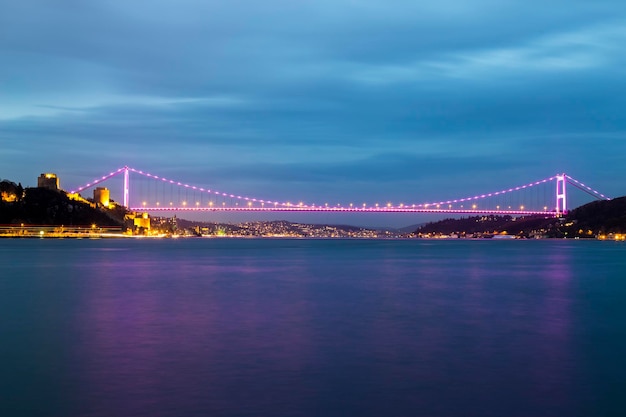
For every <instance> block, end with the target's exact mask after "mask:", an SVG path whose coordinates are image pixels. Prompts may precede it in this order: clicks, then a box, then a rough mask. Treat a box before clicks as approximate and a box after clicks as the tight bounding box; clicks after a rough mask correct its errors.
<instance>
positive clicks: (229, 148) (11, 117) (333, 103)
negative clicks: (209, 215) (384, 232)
mask: <svg viewBox="0 0 626 417" xmlns="http://www.w3.org/2000/svg"><path fill="white" fill-rule="evenodd" d="M625 68H626V3H625V2H623V1H617V0H616V1H593V2H590V1H576V0H568V1H560V0H555V1H549V2H546V1H532V0H531V1H528V0H527V1H523V2H522V1H518V2H516V1H502V0H499V1H491V0H475V1H472V2H466V1H457V0H440V1H437V2H416V1H414V0H411V1H405V0H396V1H393V2H388V1H387V2H383V1H373V0H365V1H358V0H352V1H348V0H333V1H329V0H316V1H306V0H301V1H294V0H290V1H288V0H280V1H279V0H266V1H263V2H261V1H236V0H235V1H210V0H203V1H191V0H177V1H173V0H172V1H169V0H161V1H159V0H152V1H132V2H129V1H117V0H106V1H104V0H102V1H78V0H64V1H61V0H52V1H51V0H47V1H37V0H24V1H20V2H16V1H9V0H0V148H1V149H2V150H1V152H0V177H1V178H9V179H12V180H14V181H21V182H22V183H23V184H24V185H34V184H35V179H36V177H37V176H38V175H39V173H41V172H44V171H46V172H47V171H52V172H56V173H58V174H59V175H60V176H61V179H62V185H64V186H66V187H68V188H71V187H73V186H78V185H81V184H83V183H85V182H87V181H89V180H91V179H92V178H93V177H96V176H98V175H101V174H104V173H107V172H110V171H111V170H113V169H116V168H118V167H120V166H123V165H130V166H133V167H136V168H138V169H143V170H146V171H150V172H154V173H156V174H159V175H163V176H169V177H173V178H175V179H180V180H185V181H187V182H190V183H194V184H199V185H206V186H209V187H212V188H216V189H221V190H225V191H229V192H233V193H237V194H246V195H253V196H258V197H260V198H265V199H276V200H289V199H291V200H294V201H295V200H305V201H311V202H322V201H336V202H342V203H345V202H348V201H352V200H355V201H378V200H380V201H398V200H403V201H414V202H421V201H422V199H421V198H420V197H421V196H427V199H426V200H437V199H446V198H454V197H461V196H465V195H467V194H473V193H480V192H488V191H494V190H498V189H501V188H503V187H508V186H513V185H519V184H523V183H527V182H530V181H532V180H536V179H540V178H543V177H548V176H551V175H553V174H555V173H557V172H562V171H565V172H567V173H569V174H570V175H572V176H574V177H576V178H578V179H581V180H584V181H585V182H587V183H589V184H590V185H592V186H594V187H595V188H598V189H600V191H602V192H604V193H606V194H608V195H612V196H620V195H624V194H626V187H625V184H624V183H625V182H624V178H626V163H625V155H626V114H625V111H624V109H626V70H625ZM402 221H403V222H405V223H406V219H405V220H402ZM410 222H411V221H409V223H410Z"/></svg>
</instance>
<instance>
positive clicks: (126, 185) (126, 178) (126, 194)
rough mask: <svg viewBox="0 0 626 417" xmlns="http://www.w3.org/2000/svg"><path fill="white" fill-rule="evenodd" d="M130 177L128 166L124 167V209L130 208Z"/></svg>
mask: <svg viewBox="0 0 626 417" xmlns="http://www.w3.org/2000/svg"><path fill="white" fill-rule="evenodd" d="M129 180H130V178H129V175H128V166H125V167H124V207H126V208H128V199H129V197H130V195H129V194H130V193H129V185H130V184H129V182H130V181H129Z"/></svg>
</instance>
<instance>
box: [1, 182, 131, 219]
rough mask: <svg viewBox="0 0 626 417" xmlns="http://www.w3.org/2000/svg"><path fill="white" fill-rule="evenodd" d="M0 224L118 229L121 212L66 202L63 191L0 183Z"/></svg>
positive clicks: (75, 202)
mask: <svg viewBox="0 0 626 417" xmlns="http://www.w3.org/2000/svg"><path fill="white" fill-rule="evenodd" d="M0 192H2V198H1V199H0V224H20V223H24V224H30V225H66V226H71V225H76V226H78V225H91V224H97V225H98V226H121V225H122V224H123V222H124V213H125V210H124V209H123V208H117V209H114V210H109V209H106V210H100V209H98V208H95V207H92V205H91V204H89V203H86V202H84V201H76V200H72V199H70V198H69V197H68V196H67V194H66V193H65V192H63V191H56V190H49V189H47V188H26V189H22V188H21V186H20V185H15V184H14V183H12V182H10V181H7V180H4V181H1V182H0Z"/></svg>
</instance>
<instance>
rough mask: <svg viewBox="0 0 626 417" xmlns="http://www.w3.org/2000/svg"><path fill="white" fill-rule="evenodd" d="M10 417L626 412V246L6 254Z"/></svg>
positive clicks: (138, 248) (4, 324) (339, 245)
mask: <svg viewBox="0 0 626 417" xmlns="http://www.w3.org/2000/svg"><path fill="white" fill-rule="evenodd" d="M0 262H1V263H2V264H1V266H0V268H1V269H0V415H2V416H46V417H50V416H63V417H67V416H107V417H108V416H151V417H154V416H174V415H176V416H189V417H190V416H274V417H276V416H377V417H378V416H386V417H388V416H453V417H454V416H494V417H495V416H497V417H502V416H507V417H512V416H524V417H526V416H533V417H540V416H613V415H614V416H618V415H619V416H622V415H624V410H626V396H624V393H626V359H625V355H624V353H625V352H626V320H625V319H626V245H624V244H620V243H616V242H596V241H592V242H583V241H382V240H381V241H376V240H363V241H357V240H270V239H259V240H252V239H242V240H237V239H178V240H40V239H24V240H20V239H0Z"/></svg>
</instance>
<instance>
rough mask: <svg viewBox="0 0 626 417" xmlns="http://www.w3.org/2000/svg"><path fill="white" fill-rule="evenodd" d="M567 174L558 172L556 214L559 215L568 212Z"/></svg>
mask: <svg viewBox="0 0 626 417" xmlns="http://www.w3.org/2000/svg"><path fill="white" fill-rule="evenodd" d="M566 184H567V176H566V175H565V174H564V173H563V174H557V176H556V215H557V216H558V217H560V216H562V215H564V214H567V192H566V188H567V187H566Z"/></svg>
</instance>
